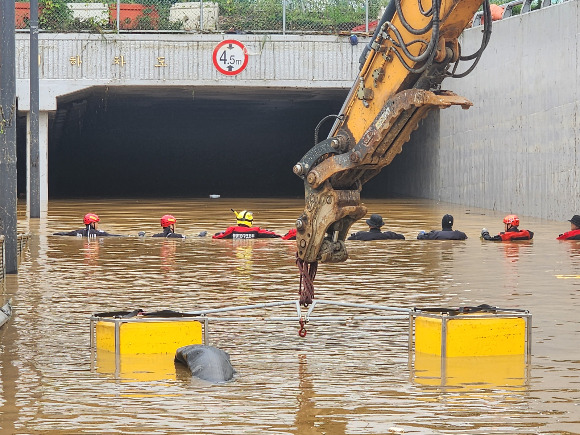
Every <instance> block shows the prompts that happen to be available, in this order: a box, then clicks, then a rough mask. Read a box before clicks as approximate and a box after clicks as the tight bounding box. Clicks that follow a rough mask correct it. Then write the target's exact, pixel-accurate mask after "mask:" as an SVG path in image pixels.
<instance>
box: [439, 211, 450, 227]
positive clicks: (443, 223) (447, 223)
mask: <svg viewBox="0 0 580 435" xmlns="http://www.w3.org/2000/svg"><path fill="white" fill-rule="evenodd" d="M452 227H453V216H451V215H450V214H446V215H445V216H443V219H441V228H452Z"/></svg>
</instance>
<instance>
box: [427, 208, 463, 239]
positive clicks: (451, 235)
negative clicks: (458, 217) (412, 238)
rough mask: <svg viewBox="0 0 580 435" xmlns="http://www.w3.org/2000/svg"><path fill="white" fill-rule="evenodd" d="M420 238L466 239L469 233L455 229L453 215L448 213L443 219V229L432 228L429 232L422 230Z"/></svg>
mask: <svg viewBox="0 0 580 435" xmlns="http://www.w3.org/2000/svg"><path fill="white" fill-rule="evenodd" d="M417 239H418V240H465V239H467V235H466V234H465V233H464V232H463V231H458V230H454V229H453V216H451V215H450V214H446V215H445V216H443V218H442V219H441V231H438V230H431V231H429V232H428V233H426V232H425V231H421V232H420V233H419V235H418V236H417Z"/></svg>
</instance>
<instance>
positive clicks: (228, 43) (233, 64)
mask: <svg viewBox="0 0 580 435" xmlns="http://www.w3.org/2000/svg"><path fill="white" fill-rule="evenodd" d="M213 64H214V66H215V67H216V69H217V70H218V71H219V72H221V73H222V74H225V75H227V76H235V75H236V74H239V73H241V72H242V71H243V70H244V68H246V65H247V64H248V50H246V47H245V46H244V44H242V43H241V42H240V41H235V40H233V39H226V40H225V41H222V42H220V43H219V44H218V45H217V46H216V48H215V49H214V50H213Z"/></svg>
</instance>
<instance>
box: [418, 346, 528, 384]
mask: <svg viewBox="0 0 580 435" xmlns="http://www.w3.org/2000/svg"><path fill="white" fill-rule="evenodd" d="M527 368H528V366H527V365H526V357H525V355H523V354H521V355H499V356H497V355H494V356H466V357H455V358H444V359H443V358H441V357H440V356H437V355H429V354H425V353H421V352H416V353H415V361H414V368H413V380H414V381H415V382H416V383H418V384H421V385H427V386H446V387H457V388H458V389H460V390H462V391H465V390H469V389H482V388H501V389H504V390H506V389H507V390H514V391H516V390H522V389H523V388H525V387H526V385H527V383H528V378H529V373H528V370H527Z"/></svg>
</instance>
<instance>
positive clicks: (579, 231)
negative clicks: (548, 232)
mask: <svg viewBox="0 0 580 435" xmlns="http://www.w3.org/2000/svg"><path fill="white" fill-rule="evenodd" d="M568 222H570V231H567V232H565V233H564V234H560V235H559V236H558V238H557V240H580V215H577V214H575V215H574V216H572V219H569V220H568Z"/></svg>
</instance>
